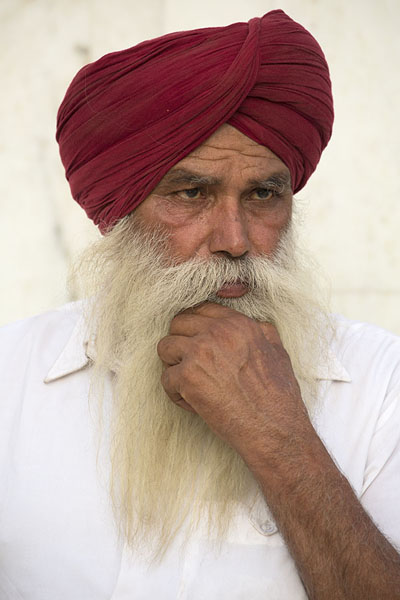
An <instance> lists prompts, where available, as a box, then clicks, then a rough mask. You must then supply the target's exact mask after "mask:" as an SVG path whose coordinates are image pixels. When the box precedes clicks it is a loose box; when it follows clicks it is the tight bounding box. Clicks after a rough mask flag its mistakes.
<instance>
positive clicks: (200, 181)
mask: <svg viewBox="0 0 400 600" xmlns="http://www.w3.org/2000/svg"><path fill="white" fill-rule="evenodd" d="M221 183H222V180H221V179H220V178H218V177H212V176H210V175H200V174H199V173H193V172H192V171H188V170H187V169H181V168H179V169H171V170H170V171H168V173H167V174H166V175H165V176H164V177H163V179H162V180H161V181H160V183H159V185H165V184H167V185H168V184H169V185H170V184H189V185H219V184H221ZM247 184H248V185H250V186H254V187H261V188H263V187H271V185H273V186H275V187H276V188H277V190H279V191H280V192H281V193H283V192H285V191H288V190H289V189H291V178H290V173H289V171H286V170H285V171H279V172H276V173H272V174H271V175H270V176H269V177H267V178H263V179H250V180H249V181H248V182H247Z"/></svg>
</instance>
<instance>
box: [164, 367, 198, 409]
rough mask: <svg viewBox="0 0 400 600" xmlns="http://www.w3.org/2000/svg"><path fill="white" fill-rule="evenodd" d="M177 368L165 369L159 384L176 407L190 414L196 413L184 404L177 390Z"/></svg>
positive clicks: (186, 403) (188, 405)
mask: <svg viewBox="0 0 400 600" xmlns="http://www.w3.org/2000/svg"><path fill="white" fill-rule="evenodd" d="M178 369H179V367H178V366H172V367H167V368H166V369H165V371H164V372H163V374H162V375H161V384H162V386H163V388H164V390H165V393H166V394H167V396H168V398H169V399H170V400H172V402H174V404H176V405H177V406H180V407H181V408H183V409H184V410H187V411H189V412H192V413H196V411H195V410H194V409H193V408H192V407H191V406H190V404H188V402H186V400H185V399H184V398H182V396H181V395H180V393H179V392H178V390H177V386H178V382H179V373H178Z"/></svg>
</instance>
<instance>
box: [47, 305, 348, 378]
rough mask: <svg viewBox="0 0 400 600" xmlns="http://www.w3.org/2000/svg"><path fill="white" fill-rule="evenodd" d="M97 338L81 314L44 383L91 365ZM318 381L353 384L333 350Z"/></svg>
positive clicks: (319, 369)
mask: <svg viewBox="0 0 400 600" xmlns="http://www.w3.org/2000/svg"><path fill="white" fill-rule="evenodd" d="M95 337H96V336H95V334H91V335H90V334H89V332H88V330H87V327H86V326H85V321H84V317H83V315H82V314H80V316H79V318H78V321H77V323H76V325H75V327H74V329H73V331H72V333H71V335H70V337H69V339H68V341H67V343H66V344H65V346H64V348H63V350H62V351H61V354H59V356H58V357H57V359H56V360H55V362H54V364H53V366H52V367H51V368H50V370H49V372H48V373H47V375H46V377H45V378H44V383H51V382H52V381H55V380H57V379H60V378H61V377H65V376H66V375H71V374H72V373H76V372H77V371H81V370H82V369H84V368H85V367H86V366H88V365H89V364H91V363H92V362H93V361H94V359H95V357H96V352H95V343H94V342H95ZM317 379H320V380H327V381H344V382H351V377H350V375H349V373H348V371H347V370H346V369H345V367H344V366H343V364H342V363H341V361H340V360H339V358H338V356H337V355H336V354H335V352H334V351H333V349H332V348H329V350H328V353H327V357H326V361H324V363H321V364H320V365H319V366H318V368H317Z"/></svg>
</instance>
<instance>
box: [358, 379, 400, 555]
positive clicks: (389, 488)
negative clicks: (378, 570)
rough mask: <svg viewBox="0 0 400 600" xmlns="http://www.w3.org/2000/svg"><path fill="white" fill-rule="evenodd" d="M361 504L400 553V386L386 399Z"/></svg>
mask: <svg viewBox="0 0 400 600" xmlns="http://www.w3.org/2000/svg"><path fill="white" fill-rule="evenodd" d="M360 501H361V503H362V505H363V506H364V508H365V510H366V511H367V512H368V513H369V514H370V516H371V517H372V519H373V521H374V522H375V523H376V525H377V526H378V528H379V529H380V530H381V531H382V533H384V535H385V536H386V537H387V538H388V539H389V541H390V542H391V543H392V544H393V545H394V546H395V547H396V548H397V549H400V386H398V387H397V389H392V391H390V392H389V393H388V395H387V397H386V399H385V403H384V407H383V410H382V413H381V415H380V417H379V420H378V422H377V425H376V429H375V432H374V435H373V437H372V440H371V444H370V448H369V452H368V461H367V466H366V470H365V476H364V485H363V489H362V493H361V497H360Z"/></svg>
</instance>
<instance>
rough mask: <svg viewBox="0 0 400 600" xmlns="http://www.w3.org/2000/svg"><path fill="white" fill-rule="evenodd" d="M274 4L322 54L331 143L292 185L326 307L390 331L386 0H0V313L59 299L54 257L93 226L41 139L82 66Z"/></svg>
mask: <svg viewBox="0 0 400 600" xmlns="http://www.w3.org/2000/svg"><path fill="white" fill-rule="evenodd" d="M273 8H283V9H284V10H285V11H286V12H287V13H288V14H289V15H290V16H292V17H293V18H295V19H297V20H299V21H300V22H301V23H302V24H304V25H305V26H306V27H308V28H309V29H310V30H311V31H312V32H313V33H314V35H315V36H316V37H317V39H318V40H319V42H320V43H321V45H322V47H323V48H324V50H325V53H326V56H327V59H328V62H329V64H330V67H331V74H332V80H333V88H334V94H335V100H336V103H335V106H336V125H335V129H334V136H333V139H332V141H331V143H330V145H329V147H328V149H327V150H326V152H325V155H324V157H323V159H322V161H321V163H320V166H319V168H318V170H317V172H316V174H315V175H314V176H313V178H312V179H311V181H310V183H309V184H308V185H307V187H306V188H305V189H304V190H303V191H302V192H301V193H300V194H299V198H298V201H299V204H300V206H301V207H302V210H304V212H305V219H306V222H305V236H306V238H307V243H308V245H309V246H310V247H311V249H312V250H313V251H314V252H315V253H316V255H317V258H318V260H319V262H320V263H321V264H322V266H323V268H324V270H325V272H326V273H327V275H328V277H329V279H330V280H331V282H332V306H333V309H334V310H336V311H340V312H343V313H344V314H345V315H347V316H349V317H352V318H359V319H363V320H369V321H372V322H375V323H378V324H380V325H382V326H384V327H387V328H389V329H392V330H394V331H396V332H397V333H400V311H399V310H398V305H399V300H400V277H399V271H400V268H399V265H400V236H399V234H398V230H399V225H400V220H399V216H400V208H399V199H400V181H399V177H398V174H397V170H398V164H399V159H400V141H399V140H400V123H399V118H398V115H399V108H398V106H399V104H400V93H399V92H400V82H399V75H398V65H399V64H400V40H399V36H398V26H399V22H400V3H399V2H398V0H380V1H379V2H377V1H376V0H351V1H349V0H333V1H332V0H282V1H281V2H279V3H278V2H273V1H271V0H263V1H262V2H261V1H260V0H242V1H241V2H237V1H236V2H235V1H232V0H219V1H218V2H216V1H215V0H213V1H211V0H202V2H190V1H188V0H185V1H183V0H148V1H147V2H142V1H141V2H139V1H138V0H112V1H110V0H1V1H0V69H1V82H2V84H1V92H0V107H1V136H0V152H1V160H0V169H1V173H0V175H1V176H0V203H1V216H2V219H1V221H0V244H1V247H0V252H1V257H2V267H1V282H2V288H1V289H2V292H1V297H0V298H1V299H0V322H1V323H4V322H6V321H10V320H13V319H17V318H21V317H24V316H28V315H31V314H34V313H36V312H40V311H42V310H46V309H48V308H51V307H53V306H56V305H59V304H62V303H63V302H65V301H67V300H68V299H69V298H68V294H67V292H66V291H65V285H64V282H65V276H66V271H67V265H68V263H69V261H70V259H71V256H73V255H74V254H75V253H76V252H77V250H78V249H79V248H81V247H82V246H83V245H85V243H86V242H87V240H88V239H90V238H93V236H94V235H95V231H94V228H93V226H92V225H91V224H90V223H89V222H88V221H87V219H86V217H85V215H84V213H83V211H81V209H80V208H79V207H77V206H75V203H74V202H73V201H72V200H71V199H70V197H69V190H68V186H67V184H66V182H65V180H64V175H63V171H62V167H61V165H60V162H59V158H58V149H57V145H56V143H55V141H54V129H55V115H56V111H57V107H58V105H59V103H60V101H61V99H62V96H63V93H64V91H65V89H66V87H67V85H68V83H69V81H70V80H71V78H72V77H73V75H74V74H75V72H76V71H77V69H78V68H79V67H80V66H81V65H82V64H84V63H86V62H88V61H90V60H93V59H95V58H97V57H99V56H100V55H102V54H104V53H105V52H108V51H111V50H116V49H120V48H123V47H127V46H130V45H133V44H134V43H136V42H138V41H140V40H142V39H145V38H149V37H154V36H157V35H160V34H162V33H165V32H167V31H171V30H176V29H182V28H192V27H198V26H207V25H222V24H227V23H229V22H232V21H235V20H248V19H249V18H251V17H253V16H261V15H262V14H263V13H265V12H267V11H268V10H270V9H273Z"/></svg>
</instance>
